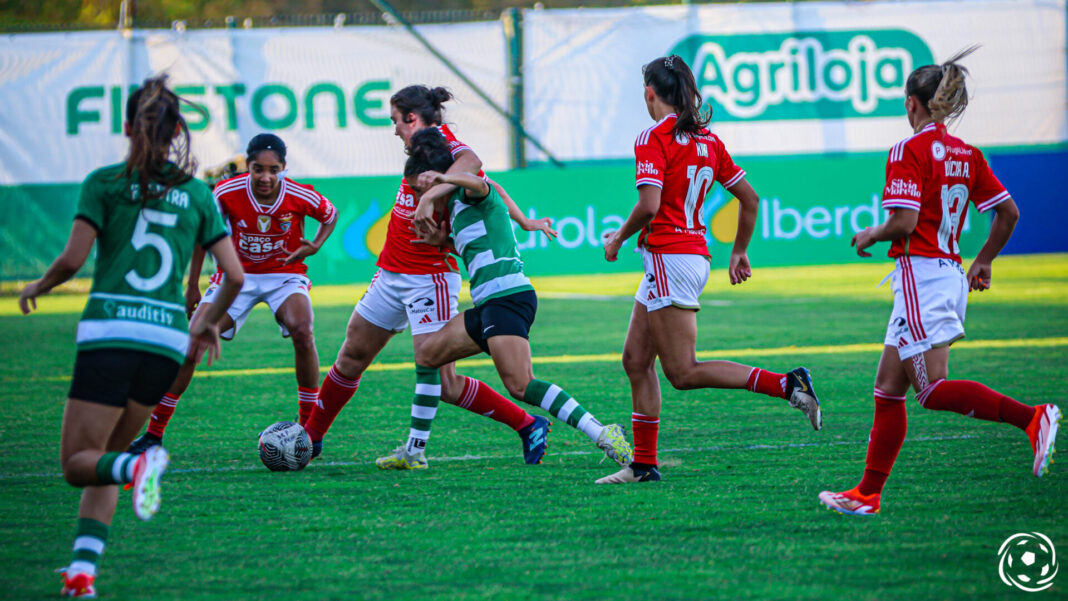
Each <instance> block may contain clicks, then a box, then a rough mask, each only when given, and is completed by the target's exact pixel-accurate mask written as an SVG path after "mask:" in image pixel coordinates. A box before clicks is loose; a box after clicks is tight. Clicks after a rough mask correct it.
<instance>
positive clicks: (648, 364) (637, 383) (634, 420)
mask: <svg viewBox="0 0 1068 601" xmlns="http://www.w3.org/2000/svg"><path fill="white" fill-rule="evenodd" d="M639 293H640V289H639ZM623 371H625V372H626V374H627V378H628V379H629V380H630V396H631V405H632V406H633V408H634V412H633V413H632V414H631V422H630V423H631V431H632V432H633V433H634V460H633V461H632V462H631V464H630V465H629V466H626V467H624V468H623V469H621V470H619V471H618V472H616V473H614V474H610V475H608V476H605V477H604V478H600V479H598V480H597V483H598V484H622V483H625V482H654V481H657V480H660V470H659V468H658V466H657V459H656V447H657V436H658V434H659V431H660V403H661V396H660V378H659V377H658V376H657V373H656V347H655V345H654V344H653V339H652V334H651V332H650V331H649V312H648V310H647V309H646V308H645V305H644V304H642V302H641V301H640V300H636V301H635V302H634V309H632V310H631V313H630V325H629V326H628V327H627V338H626V341H625V342H624V343H623Z"/></svg>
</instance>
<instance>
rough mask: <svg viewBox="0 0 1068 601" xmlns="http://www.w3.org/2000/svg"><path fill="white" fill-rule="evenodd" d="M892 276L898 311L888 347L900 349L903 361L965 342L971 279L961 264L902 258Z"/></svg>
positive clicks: (892, 316)
mask: <svg viewBox="0 0 1068 601" xmlns="http://www.w3.org/2000/svg"><path fill="white" fill-rule="evenodd" d="M891 276H892V279H891V282H892V283H891V286H892V287H893V291H894V310H893V312H891V313H890V323H889V325H887V327H886V340H885V343H886V345H887V346H894V347H897V352H898V355H899V356H900V357H901V360H902V361H904V360H905V359H909V358H911V357H914V356H916V355H919V354H920V353H925V352H927V351H929V350H931V349H932V348H936V347H940V346H948V345H950V344H953V343H954V342H956V341H957V340H960V339H961V338H964V313H965V311H966V310H967V309H968V278H967V277H966V276H965V275H964V268H963V267H961V266H960V264H959V263H957V262H956V261H953V260H951V259H933V258H930V257H907V256H906V257H898V259H897V267H896V268H895V269H894V271H893V273H892V274H891Z"/></svg>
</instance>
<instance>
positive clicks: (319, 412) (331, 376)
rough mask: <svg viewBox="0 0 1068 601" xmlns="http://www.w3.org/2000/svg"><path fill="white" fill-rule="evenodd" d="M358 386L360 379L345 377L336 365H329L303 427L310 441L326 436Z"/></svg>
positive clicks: (317, 440)
mask: <svg viewBox="0 0 1068 601" xmlns="http://www.w3.org/2000/svg"><path fill="white" fill-rule="evenodd" d="M359 387H360V379H359V378H356V379H355V380H353V379H350V378H346V377H345V376H343V375H341V373H340V372H339V371H338V370H337V366H336V365H332V366H330V371H329V372H327V374H326V377H325V378H323V385H322V386H320V387H319V400H318V403H317V404H316V405H315V407H314V408H313V409H312V414H311V415H310V416H309V417H308V422H307V423H306V424H305V425H304V429H305V430H307V431H308V436H310V437H311V439H312V442H319V441H320V440H322V439H323V436H326V432H327V430H329V429H330V425H331V424H333V423H334V418H336V417H337V414H338V413H341V410H342V409H343V408H344V407H345V403H348V402H349V399H351V398H352V395H354V394H356V389H357V388H359Z"/></svg>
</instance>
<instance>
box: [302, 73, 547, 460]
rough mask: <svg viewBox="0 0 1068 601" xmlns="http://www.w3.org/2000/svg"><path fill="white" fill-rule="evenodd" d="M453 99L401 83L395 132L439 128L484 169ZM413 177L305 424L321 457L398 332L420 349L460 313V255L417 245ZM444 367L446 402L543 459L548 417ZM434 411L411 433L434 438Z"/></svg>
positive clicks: (474, 169) (465, 165)
mask: <svg viewBox="0 0 1068 601" xmlns="http://www.w3.org/2000/svg"><path fill="white" fill-rule="evenodd" d="M450 98H452V95H451V94H450V93H449V92H448V91H447V90H445V89H444V88H434V89H429V88H427V87H426V86H421V85H413V86H408V87H406V88H403V89H401V90H400V91H398V92H397V93H396V94H394V95H393V97H392V98H390V118H391V119H392V120H393V123H394V125H395V130H394V132H395V133H396V135H397V136H398V137H399V138H400V139H401V140H402V141H403V142H404V145H405V146H406V147H407V146H408V144H409V142H410V140H411V138H412V134H414V133H415V132H416V131H418V130H421V129H425V128H428V127H432V128H435V129H436V130H437V131H439V132H441V135H444V136H445V138H446V139H447V140H448V144H449V150H450V152H451V156H452V157H453V158H454V159H455V162H454V163H453V164H452V167H451V168H450V171H452V172H461V171H463V172H467V173H481V171H480V169H481V168H482V161H481V160H479V158H478V156H477V155H475V153H474V151H472V150H471V148H470V147H468V146H467V145H466V144H464V143H462V142H460V141H459V140H457V139H456V137H455V136H453V134H452V132H451V131H449V128H448V126H446V125H444V124H443V123H442V105H443V104H444V103H445V102H446V101H448V100H449V99H450ZM408 183H409V182H408V180H406V179H402V180H401V185H400V190H399V191H398V192H397V200H396V202H395V204H394V205H393V211H392V212H391V213H390V218H389V228H388V229H387V231H386V232H387V233H386V244H385V248H383V249H382V254H381V255H380V256H379V257H378V267H379V269H378V272H377V273H376V274H375V276H374V278H373V279H372V280H371V285H370V286H369V287H368V288H367V292H366V293H365V294H364V296H363V298H361V299H360V301H359V302H358V303H357V304H356V308H355V310H354V311H353V312H352V318H351V319H350V320H349V324H348V330H347V331H346V333H345V342H344V343H343V344H342V345H341V349H340V350H339V351H338V354H337V360H336V361H335V363H334V365H333V366H332V367H331V368H330V372H329V373H328V374H327V376H326V378H324V379H323V385H322V388H321V389H320V391H319V405H318V406H317V407H316V408H315V409H314V411H313V412H312V416H311V418H310V419H309V420H308V422H307V424H306V428H307V430H308V434H309V435H310V437H311V439H312V444H313V448H314V449H315V450H314V451H313V452H314V454H315V455H318V454H319V453H320V452H321V451H322V440H323V436H324V435H325V434H326V432H327V430H328V429H329V428H330V425H331V424H332V423H333V421H334V419H335V418H336V417H337V415H338V413H340V411H341V409H342V408H343V407H344V406H345V404H346V403H348V401H349V399H351V398H352V396H353V395H354V394H355V393H356V389H357V387H358V386H359V383H360V377H361V376H362V375H363V372H364V371H365V370H366V369H367V367H368V366H369V365H370V364H371V363H372V362H373V361H374V359H375V357H376V356H378V353H379V352H380V351H381V350H382V348H383V347H385V345H386V343H387V342H389V339H390V338H392V337H393V335H394V334H396V333H398V332H402V331H404V329H405V328H406V327H408V326H409V325H410V326H411V328H412V345H413V347H414V348H415V350H416V351H418V350H419V348H420V347H421V346H422V344H423V342H424V341H425V340H426V338H427V337H428V336H429V335H430V334H432V333H434V332H436V331H438V330H440V329H441V328H442V327H443V326H444V325H445V324H446V323H447V322H448V320H449V319H450V318H452V317H453V316H454V315H456V306H457V299H458V298H459V294H460V274H459V273H458V272H457V269H456V261H455V260H454V259H453V258H452V257H450V256H449V254H448V253H447V252H444V251H442V250H440V249H437V248H434V247H432V246H427V245H425V244H413V241H416V240H418V238H417V237H416V236H415V235H414V234H413V232H412V218H413V215H414V212H415V209H416V202H415V200H416V197H415V194H414V192H413V190H412V188H411V187H409V185H408ZM443 189H444V190H447V189H449V187H448V186H444V187H443ZM498 189H499V188H498ZM511 206H512V207H513V209H512V211H513V212H512V216H513V219H515V220H516V222H517V223H519V225H520V226H521V227H523V228H524V229H526V230H528V231H531V230H540V231H543V232H545V233H546V234H548V235H550V236H555V235H556V232H554V231H553V230H552V229H551V227H550V225H551V222H550V220H548V219H538V220H530V219H527V218H526V217H525V216H524V215H523V214H522V212H521V211H519V209H518V208H517V207H515V204H514V203H512V205H511ZM440 371H441V381H442V384H443V386H444V391H443V395H442V396H443V398H444V399H445V402H447V403H450V404H454V405H459V406H460V407H463V408H464V409H467V410H468V411H472V412H474V413H477V414H479V415H484V416H487V417H490V418H492V419H494V420H496V421H499V422H501V423H503V424H505V425H507V426H508V427H510V428H511V429H512V430H514V431H516V432H517V433H518V434H519V436H520V438H521V439H522V441H523V458H524V460H525V461H526V462H527V463H531V464H533V463H538V462H539V461H541V458H542V456H543V455H544V454H545V449H546V435H547V433H548V432H549V422H548V420H546V419H545V418H542V417H537V418H536V417H533V416H531V415H529V414H528V413H527V412H526V411H523V410H522V409H520V408H519V407H518V406H516V405H515V404H514V403H512V402H511V401H509V400H508V399H506V398H504V397H502V396H501V395H499V394H497V392H496V391H494V390H493V389H492V388H490V387H489V386H487V385H485V384H484V383H482V382H479V381H478V380H476V379H474V378H468V377H464V376H461V375H458V374H457V373H456V368H455V366H453V365H452V363H448V364H445V365H443V366H441V370H440ZM433 417H434V415H433V413H432V412H431V413H430V414H429V417H428V410H423V409H421V410H420V411H419V412H418V415H416V413H414V412H413V414H412V431H413V432H415V433H417V434H418V436H420V437H422V438H421V440H423V441H425V440H426V436H429V430H430V420H432V419H433ZM378 466H379V467H381V468H383V469H423V468H426V467H427V463H426V461H425V459H424V458H423V457H422V455H421V454H420V460H419V461H417V462H414V463H411V462H404V461H398V460H396V459H395V458H392V459H391V458H390V457H383V458H382V459H381V460H379V462H378Z"/></svg>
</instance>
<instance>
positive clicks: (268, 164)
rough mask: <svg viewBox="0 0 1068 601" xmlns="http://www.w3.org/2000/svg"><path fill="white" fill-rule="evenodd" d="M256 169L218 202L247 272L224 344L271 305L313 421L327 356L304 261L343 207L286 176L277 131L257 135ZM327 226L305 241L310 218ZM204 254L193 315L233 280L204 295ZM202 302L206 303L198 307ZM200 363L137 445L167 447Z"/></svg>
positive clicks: (193, 271) (215, 279)
mask: <svg viewBox="0 0 1068 601" xmlns="http://www.w3.org/2000/svg"><path fill="white" fill-rule="evenodd" d="M245 153H246V156H247V160H248V169H249V172H248V173H246V174H243V175H239V176H237V177H233V178H230V179H228V180H225V181H222V182H219V184H218V185H216V186H215V191H214V193H215V201H216V203H218V206H219V210H220V212H222V214H223V219H224V220H225V221H226V223H227V225H228V230H229V231H230V232H232V233H233V244H234V248H235V249H236V250H237V254H238V256H239V257H240V258H241V265H242V267H244V270H245V283H244V286H243V287H242V288H241V293H240V294H239V295H238V296H237V300H235V301H234V303H233V305H231V306H230V309H229V310H228V311H227V313H226V316H225V317H223V320H222V323H221V324H220V327H221V329H222V337H223V339H224V340H232V339H233V337H234V335H235V334H236V333H237V331H238V330H239V329H241V326H242V325H243V324H244V323H245V320H246V319H247V318H248V316H249V313H251V312H252V308H253V307H255V306H256V305H257V304H259V303H266V304H267V306H268V307H270V309H271V312H272V313H274V318H275V320H276V321H277V322H278V325H279V327H280V328H281V330H282V336H283V337H289V338H290V339H292V341H293V352H294V355H295V358H296V374H297V400H298V415H299V417H298V419H299V420H300V422H301V424H303V423H304V422H305V421H307V419H308V416H309V415H311V412H312V408H313V407H314V406H315V401H316V397H317V396H318V393H319V352H318V351H317V350H316V348H315V335H314V334H313V332H312V325H313V321H314V314H313V313H312V305H311V297H310V296H308V289H309V288H310V287H311V281H310V280H309V279H308V277H307V275H306V273H307V271H308V267H307V265H305V264H304V259H305V258H307V257H309V256H311V255H313V254H315V253H316V252H318V251H319V249H320V248H322V246H323V243H324V242H326V239H327V238H329V237H330V234H331V232H333V231H334V226H335V225H336V224H337V210H336V209H335V208H334V205H333V204H331V203H330V201H329V200H327V199H326V198H325V197H323V195H322V194H319V193H318V192H316V191H315V189H314V188H312V187H311V186H308V185H305V184H300V183H297V182H295V181H293V180H291V179H289V178H288V177H285V170H286V145H285V143H284V142H283V141H282V140H281V138H279V137H278V136H276V135H274V134H259V135H258V136H255V137H254V138H252V139H251V140H250V141H249V143H248V148H247V149H246V151H245ZM305 216H308V217H311V218H313V219H315V220H316V221H318V222H319V223H320V225H319V230H318V231H317V232H316V233H315V238H314V239H313V240H310V241H309V240H306V239H305V238H304V217H305ZM203 261H204V252H203V250H201V249H197V251H196V252H194V254H193V260H192V266H191V268H190V274H189V283H188V285H187V288H186V310H187V311H189V312H191V311H193V308H194V307H197V311H198V312H200V311H208V310H209V307H210V306H211V305H212V304H213V303H215V302H216V300H215V299H216V297H217V295H218V293H219V290H220V286H221V284H222V283H223V282H224V281H225V280H226V275H225V274H224V273H223V272H222V271H219V272H217V273H215V274H214V275H213V276H212V278H211V284H210V285H209V286H208V289H207V291H206V292H205V293H204V298H203V300H201V298H200V285H199V279H200V277H199V276H200V268H201V265H203ZM198 302H199V306H198ZM195 370H196V363H195V362H193V361H186V362H185V364H183V365H182V369H181V370H180V371H179V372H178V378H177V379H176V380H174V384H172V385H171V388H170V390H168V391H167V394H165V395H164V396H163V399H162V400H161V401H160V403H159V405H158V406H156V410H155V411H153V412H152V421H151V422H150V423H149V425H148V430H147V431H146V432H145V434H144V435H142V436H141V437H140V438H138V439H137V440H136V441H135V442H134V444H133V445H131V446H130V451H131V452H140V451H143V450H145V449H147V448H148V447H150V446H152V445H157V444H161V443H162V441H163V433H164V431H165V429H166V428H167V424H168V422H170V419H171V416H172V415H173V414H174V410H175V408H176V407H177V405H178V400H179V399H180V398H181V396H182V394H184V393H185V391H186V390H187V389H188V388H189V383H190V382H191V381H192V379H193V372H194V371H195Z"/></svg>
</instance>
